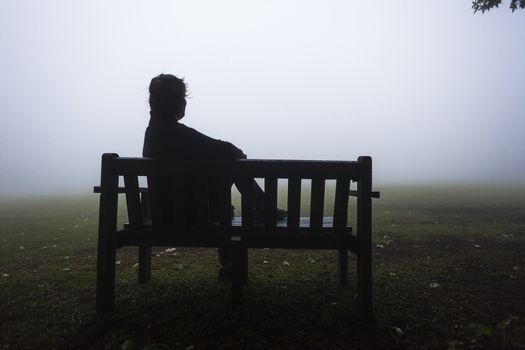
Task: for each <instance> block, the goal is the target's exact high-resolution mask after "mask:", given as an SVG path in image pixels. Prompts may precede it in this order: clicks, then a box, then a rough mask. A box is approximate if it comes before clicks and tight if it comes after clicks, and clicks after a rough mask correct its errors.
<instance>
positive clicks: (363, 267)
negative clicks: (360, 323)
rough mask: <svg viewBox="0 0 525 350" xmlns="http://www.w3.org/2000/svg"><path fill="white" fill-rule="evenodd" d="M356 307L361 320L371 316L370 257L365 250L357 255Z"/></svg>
mask: <svg viewBox="0 0 525 350" xmlns="http://www.w3.org/2000/svg"><path fill="white" fill-rule="evenodd" d="M357 307H358V313H359V315H360V317H361V318H362V319H363V320H370V319H371V318H372V257H371V255H370V254H366V252H365V253H360V254H358V255H357Z"/></svg>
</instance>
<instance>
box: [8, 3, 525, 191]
mask: <svg viewBox="0 0 525 350" xmlns="http://www.w3.org/2000/svg"><path fill="white" fill-rule="evenodd" d="M524 34H525V11H517V12H515V13H512V12H511V11H510V10H509V9H508V3H507V2H505V1H504V4H502V6H500V8H499V9H495V10H492V11H490V12H489V13H486V14H484V15H482V14H481V13H479V14H475V15H474V14H473V12H472V9H471V1H470V0H464V1H458V0H439V1H421V0H407V1H401V2H399V1H389V0H379V1H352V0H344V1H343V0H340V1H339V0H337V1H336V0H324V1H304V0H302V1H291V0H284V1H283V0H281V1H271V0H254V1H251V0H250V1H246V0H239V1H233V0H226V1H211V0H210V1H148V2H138V1H98V0H97V1H85V2H76V1H65V0H64V1H37V0H34V1H24V0H17V1H1V2H0V48H1V55H0V77H1V87H0V89H1V90H0V118H1V119H0V150H1V152H0V194H2V195H5V194H17V193H58V192H60V193H61V192H67V191H72V192H85V193H90V191H91V189H92V186H93V185H96V184H98V182H99V176H100V156H101V154H102V153H104V152H116V153H119V154H120V155H122V156H140V155H141V151H142V142H143V138H144V130H145V128H146V126H147V123H148V119H149V108H148V104H147V99H148V94H147V88H148V84H149V81H150V79H151V78H152V77H153V76H155V75H157V74H159V73H172V74H175V75H177V76H180V77H185V79H186V82H187V83H188V88H189V90H190V92H191V98H190V99H189V100H188V106H187V112H186V117H185V118H184V119H183V120H182V122H183V123H185V124H186V125H188V126H191V127H194V128H196V129H198V130H200V131H201V132H203V133H205V134H207V135H209V136H212V137H215V138H219V139H223V140H228V141H231V142H232V143H234V144H235V145H237V146H238V147H240V148H241V149H243V151H244V152H245V153H246V154H248V156H249V157H250V158H284V159H339V160H354V159H356V157H357V156H359V155H370V156H372V157H373V160H374V181H375V183H376V184H389V183H425V182H511V183H515V182H521V183H523V182H524V174H525V157H524V154H525V141H524V138H523V135H524V133H525V99H524V94H525V90H524V89H523V87H524V81H525V39H524Z"/></svg>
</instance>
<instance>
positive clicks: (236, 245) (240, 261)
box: [230, 241, 244, 306]
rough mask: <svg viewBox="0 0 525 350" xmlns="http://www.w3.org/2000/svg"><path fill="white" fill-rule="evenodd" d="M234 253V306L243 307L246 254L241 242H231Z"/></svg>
mask: <svg viewBox="0 0 525 350" xmlns="http://www.w3.org/2000/svg"><path fill="white" fill-rule="evenodd" d="M230 243H231V247H232V249H231V251H232V304H233V305H235V306H237V305H241V301H242V285H243V280H244V278H243V277H244V276H243V274H244V272H243V270H244V268H243V266H244V254H243V250H244V248H243V247H242V243H241V242H234V241H232V242H230Z"/></svg>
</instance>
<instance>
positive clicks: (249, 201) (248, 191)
mask: <svg viewBox="0 0 525 350" xmlns="http://www.w3.org/2000/svg"><path fill="white" fill-rule="evenodd" d="M241 181H246V184H244V185H243V192H242V193H241V201H242V202H241V206H242V207H241V211H242V226H244V227H253V216H254V213H253V210H254V204H255V203H254V199H253V197H254V196H253V191H254V182H253V180H252V179H242V180H241Z"/></svg>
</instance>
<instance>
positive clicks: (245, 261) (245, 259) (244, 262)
mask: <svg viewBox="0 0 525 350" xmlns="http://www.w3.org/2000/svg"><path fill="white" fill-rule="evenodd" d="M241 259H242V260H241V266H242V272H241V276H242V283H243V284H247V283H248V248H242V255H241Z"/></svg>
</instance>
